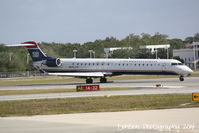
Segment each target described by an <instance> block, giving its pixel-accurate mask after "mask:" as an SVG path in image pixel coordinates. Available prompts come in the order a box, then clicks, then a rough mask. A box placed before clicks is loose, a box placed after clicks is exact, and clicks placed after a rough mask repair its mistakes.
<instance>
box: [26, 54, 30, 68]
mask: <svg viewBox="0 0 199 133" xmlns="http://www.w3.org/2000/svg"><path fill="white" fill-rule="evenodd" d="M29 55H30V54H29V53H27V57H26V63H27V65H28V64H29Z"/></svg>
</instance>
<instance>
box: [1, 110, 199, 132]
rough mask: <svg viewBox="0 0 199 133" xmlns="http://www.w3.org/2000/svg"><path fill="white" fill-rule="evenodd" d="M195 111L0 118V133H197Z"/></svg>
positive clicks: (149, 111) (150, 111) (198, 119)
mask: <svg viewBox="0 0 199 133" xmlns="http://www.w3.org/2000/svg"><path fill="white" fill-rule="evenodd" d="M198 112H199V108H184V109H165V110H148V111H127V112H106V113H104V112H103V113H80V114H60V115H39V116H23V117H4V118H3V117H0V132H2V133H27V132H31V133H35V132H37V133H43V132H48V133H55V132H56V133H66V132H68V133H100V132H103V133H105V132H106V133H131V132H134V133H145V132H147V133H159V132H162V131H164V133H167V132H169V133H171V132H172V133H176V132H180V133H197V132H199V116H198Z"/></svg>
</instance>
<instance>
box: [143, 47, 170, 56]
mask: <svg viewBox="0 0 199 133" xmlns="http://www.w3.org/2000/svg"><path fill="white" fill-rule="evenodd" d="M169 48H170V44H162V45H143V46H140V49H149V50H150V51H151V53H152V54H154V53H156V59H157V58H158V55H157V53H158V49H167V58H169V53H168V49H169Z"/></svg>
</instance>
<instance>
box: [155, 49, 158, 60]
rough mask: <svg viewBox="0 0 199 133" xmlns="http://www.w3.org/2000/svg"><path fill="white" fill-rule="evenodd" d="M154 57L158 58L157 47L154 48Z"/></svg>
mask: <svg viewBox="0 0 199 133" xmlns="http://www.w3.org/2000/svg"><path fill="white" fill-rule="evenodd" d="M155 58H156V59H157V58H158V49H157V48H156V49H155Z"/></svg>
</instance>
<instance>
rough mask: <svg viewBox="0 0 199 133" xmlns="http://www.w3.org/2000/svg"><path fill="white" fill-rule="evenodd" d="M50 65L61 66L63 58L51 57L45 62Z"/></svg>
mask: <svg viewBox="0 0 199 133" xmlns="http://www.w3.org/2000/svg"><path fill="white" fill-rule="evenodd" d="M45 64H46V65H47V66H48V67H58V66H61V60H60V59H59V58H49V59H47V60H46V63H45Z"/></svg>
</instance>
